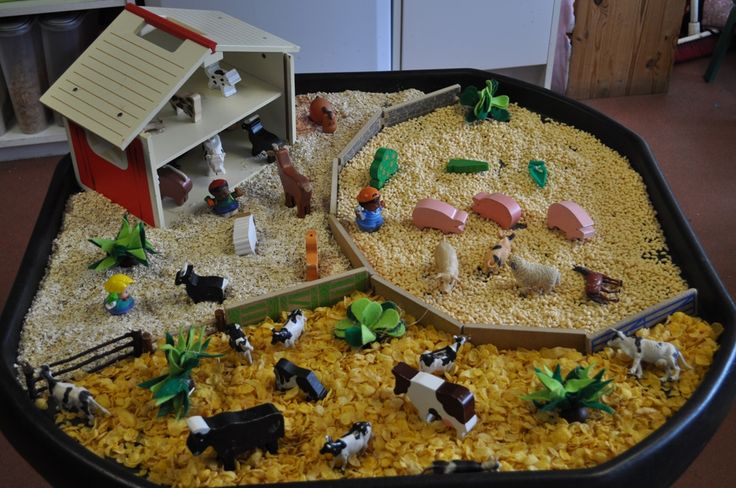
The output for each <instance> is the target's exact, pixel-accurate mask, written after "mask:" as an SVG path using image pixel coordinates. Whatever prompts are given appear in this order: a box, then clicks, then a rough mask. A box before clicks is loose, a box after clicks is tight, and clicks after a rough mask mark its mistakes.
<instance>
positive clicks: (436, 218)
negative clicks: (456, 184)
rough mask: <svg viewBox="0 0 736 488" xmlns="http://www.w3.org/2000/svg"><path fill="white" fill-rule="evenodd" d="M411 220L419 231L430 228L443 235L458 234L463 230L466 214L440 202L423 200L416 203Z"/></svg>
mask: <svg viewBox="0 0 736 488" xmlns="http://www.w3.org/2000/svg"><path fill="white" fill-rule="evenodd" d="M411 219H412V221H413V222H414V225H416V226H417V227H418V228H419V229H424V228H426V227H430V228H432V229H437V230H440V231H442V232H444V233H445V234H448V233H454V234H459V233H461V232H462V231H464V230H465V221H467V220H468V213H467V212H466V211H464V210H458V209H456V208H455V207H453V206H452V205H450V204H449V203H445V202H443V201H441V200H435V199H434V198H424V199H422V200H419V201H418V202H417V204H416V206H415V207H414V210H413V211H412V213H411Z"/></svg>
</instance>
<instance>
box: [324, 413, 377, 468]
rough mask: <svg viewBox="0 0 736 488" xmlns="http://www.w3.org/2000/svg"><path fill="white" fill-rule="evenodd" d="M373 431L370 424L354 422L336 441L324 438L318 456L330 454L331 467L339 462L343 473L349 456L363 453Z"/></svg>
mask: <svg viewBox="0 0 736 488" xmlns="http://www.w3.org/2000/svg"><path fill="white" fill-rule="evenodd" d="M372 433H373V429H372V427H371V423H370V422H355V423H354V424H353V426H352V427H351V428H350V430H349V431H348V433H347V434H345V435H344V436H342V437H340V438H339V439H337V440H336V441H333V440H332V437H330V436H325V444H324V445H323V446H322V449H320V450H319V453H320V454H327V453H329V454H332V456H333V458H332V467H333V468H334V467H335V465H336V464H337V463H338V462H339V463H340V467H341V469H342V470H343V471H345V467H346V466H347V465H348V460H349V459H350V456H352V455H354V454H358V453H361V452H363V451H364V450H365V449H366V447H368V441H370V440H371V434H372Z"/></svg>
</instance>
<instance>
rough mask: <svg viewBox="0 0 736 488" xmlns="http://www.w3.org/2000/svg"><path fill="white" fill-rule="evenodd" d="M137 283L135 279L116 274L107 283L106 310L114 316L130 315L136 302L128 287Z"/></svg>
mask: <svg viewBox="0 0 736 488" xmlns="http://www.w3.org/2000/svg"><path fill="white" fill-rule="evenodd" d="M133 283H135V282H134V281H133V278H131V277H130V276H128V275H124V274H121V273H117V274H114V275H112V276H110V278H109V279H108V280H107V281H106V282H105V291H106V292H107V296H106V297H105V309H106V310H107V311H108V312H110V313H111V314H112V315H123V314H126V313H128V311H130V309H131V308H133V305H135V300H134V299H133V297H132V296H130V293H128V287H129V286H130V285H131V284H133Z"/></svg>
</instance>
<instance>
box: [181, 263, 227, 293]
mask: <svg viewBox="0 0 736 488" xmlns="http://www.w3.org/2000/svg"><path fill="white" fill-rule="evenodd" d="M227 283H228V280H227V278H221V277H219V276H199V275H197V274H196V273H195V272H194V266H192V265H191V264H189V263H184V266H182V268H181V269H180V270H179V271H177V272H176V279H175V280H174V284H176V285H181V284H184V285H185V286H186V289H187V295H189V298H191V299H192V300H193V301H194V303H199V302H217V303H222V302H223V301H225V288H227Z"/></svg>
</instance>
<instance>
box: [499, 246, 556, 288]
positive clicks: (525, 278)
mask: <svg viewBox="0 0 736 488" xmlns="http://www.w3.org/2000/svg"><path fill="white" fill-rule="evenodd" d="M509 266H510V267H511V272H512V273H513V274H514V278H515V279H516V283H517V284H518V285H519V286H520V287H521V294H522V295H524V296H526V295H528V294H529V292H531V291H536V292H539V293H547V292H550V291H552V290H554V289H555V287H556V286H557V285H559V284H560V272H559V271H558V270H557V268H553V267H552V266H545V265H544V264H538V263H530V262H529V261H526V260H524V259H523V258H521V257H519V256H511V258H510V259H509Z"/></svg>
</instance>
